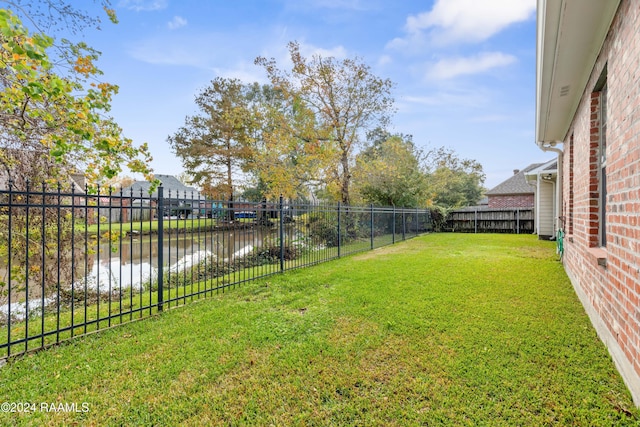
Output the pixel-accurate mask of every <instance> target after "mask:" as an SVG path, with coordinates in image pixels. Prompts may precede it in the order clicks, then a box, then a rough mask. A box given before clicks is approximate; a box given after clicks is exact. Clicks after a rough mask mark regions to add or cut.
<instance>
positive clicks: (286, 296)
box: [0, 234, 640, 426]
mask: <svg viewBox="0 0 640 427" xmlns="http://www.w3.org/2000/svg"><path fill="white" fill-rule="evenodd" d="M0 384H2V397H1V398H0V400H2V401H6V402H15V403H16V408H17V407H18V406H17V403H18V402H30V403H34V404H36V408H35V409H36V411H35V412H31V413H22V414H17V413H6V412H3V413H0V425H14V424H15V425H20V424H26V425H100V426H102V425H177V424H182V425H270V424H272V425H349V426H351V425H384V426H386V425H398V426H404V425H456V426H458V425H468V426H476V425H491V426H494V425H498V426H499V425H504V426H513V425H527V426H528V425H532V426H540V425H575V426H583V425H584V426H612V425H621V426H628V425H639V424H640V411H638V410H637V409H636V408H634V406H633V403H632V401H631V397H630V396H629V394H628V392H627V391H626V389H625V387H624V384H623V383H622V380H621V379H620V377H619V375H618V374H617V372H616V371H615V369H614V366H613V363H612V362H611V360H610V358H609V356H608V354H607V351H606V349H605V348H604V346H603V345H602V343H601V342H600V341H599V340H598V338H597V336H596V334H595V331H594V330H593V328H592V327H591V325H590V324H589V321H588V319H587V317H586V315H585V313H584V310H583V309H582V307H581V305H580V304H579V302H578V300H577V298H576V296H575V294H574V293H573V290H572V288H571V285H570V283H569V281H568V279H567V278H566V275H565V274H564V272H563V269H562V267H561V265H560V264H559V263H558V262H557V261H556V256H555V252H554V245H553V243H550V242H540V241H538V240H536V238H535V237H533V236H514V235H463V234H431V235H425V236H422V237H419V238H415V239H412V240H410V241H408V242H404V243H398V244H396V245H393V246H388V247H385V248H381V249H377V250H375V251H372V252H367V253H363V254H360V255H356V256H352V257H347V258H343V259H340V260H337V261H332V262H329V263H325V264H321V265H317V266H315V267H312V268H308V269H300V270H296V271H293V272H288V273H286V274H283V275H278V276H276V277H271V278H269V279H267V280H263V281H257V282H254V283H245V284H243V285H242V286H240V287H236V288H235V289H233V290H231V291H230V292H226V293H224V294H219V295H217V296H214V297H213V298H210V299H206V300H201V301H199V302H194V303H192V304H189V305H187V306H184V307H180V308H178V309H175V310H170V311H168V312H165V313H163V314H162V315H159V316H154V317H152V318H150V319H147V320H143V321H140V322H134V323H131V324H128V325H124V326H119V327H117V328H114V329H111V330H107V331H103V332H100V333H97V334H93V335H91V336H88V337H85V338H81V339H76V340H74V341H70V342H69V343H67V344H65V345H61V346H59V347H54V348H51V349H49V350H46V351H42V352H39V353H36V354H33V355H29V356H26V357H23V358H19V359H17V360H14V361H12V362H10V363H8V364H7V365H6V366H4V367H3V368H1V369H0ZM43 402H44V403H48V405H46V406H47V408H49V409H50V408H51V404H56V405H57V406H56V405H54V409H56V408H57V409H60V406H59V405H60V403H62V404H64V403H66V404H67V405H70V404H73V403H75V404H76V407H77V408H78V411H79V412H57V413H54V412H44V411H42V410H41V409H42V408H43V407H41V403H43ZM83 404H85V406H82V405H83ZM30 409H33V408H30ZM83 409H88V411H87V412H82V411H83Z"/></svg>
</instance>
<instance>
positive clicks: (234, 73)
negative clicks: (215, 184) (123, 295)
mask: <svg viewBox="0 0 640 427" xmlns="http://www.w3.org/2000/svg"><path fill="white" fill-rule="evenodd" d="M90 4H92V3H89V2H87V5H90ZM112 6H113V7H114V8H115V10H116V13H117V15H118V18H119V21H120V22H119V24H117V25H113V24H111V23H110V22H108V20H106V19H103V24H102V27H101V28H102V29H101V30H100V31H98V30H94V29H87V30H85V32H84V34H83V36H82V37H83V39H84V40H85V41H86V42H87V43H88V44H89V45H90V46H92V47H94V48H96V49H97V50H99V51H101V52H102V56H101V59H100V61H99V63H98V65H99V67H100V68H101V69H102V70H103V71H104V73H105V75H104V80H105V81H108V82H110V83H114V84H117V85H119V86H120V92H119V94H118V95H117V96H116V98H115V100H114V102H113V109H112V111H111V114H112V116H113V117H114V118H115V119H116V121H117V122H118V123H119V124H120V125H121V126H122V128H123V130H124V134H125V135H126V136H127V137H129V138H132V139H133V140H134V141H135V142H136V143H137V144H140V143H142V142H148V143H149V145H150V147H151V151H152V154H153V157H154V161H153V165H152V166H153V168H154V170H155V172H156V173H161V174H179V173H180V172H182V171H183V169H182V166H181V164H180V161H179V159H177V158H176V157H175V155H174V154H173V153H172V152H171V148H170V147H169V145H168V143H167V142H166V140H167V137H168V136H169V135H172V134H173V133H174V132H175V131H176V130H177V129H178V128H179V127H180V126H182V125H183V124H184V119H185V116H187V115H192V114H194V113H195V112H196V109H195V103H194V97H195V95H196V94H197V93H198V92H199V91H200V90H202V89H203V88H204V87H205V86H207V85H208V83H209V82H210V81H211V80H212V79H214V78H215V77H233V78H239V79H241V80H243V81H245V82H247V83H250V82H254V81H257V82H260V83H266V82H267V81H266V74H265V73H264V71H263V69H262V68H260V67H258V66H256V65H254V59H255V58H256V57H257V56H265V57H267V58H272V57H273V58H275V59H276V60H277V62H278V64H279V66H280V67H281V68H282V67H286V66H288V64H289V61H288V57H287V47H286V46H287V43H288V42H289V41H293V40H295V41H298V42H299V43H300V44H301V46H302V52H303V54H305V56H311V55H313V54H315V53H319V54H321V55H323V56H333V57H336V58H338V59H342V58H346V57H351V58H352V57H359V58H361V60H362V61H363V62H365V63H367V64H368V65H369V66H370V67H371V69H372V72H373V73H374V74H375V75H377V76H379V77H382V78H389V79H391V80H392V81H393V82H394V83H395V87H394V92H393V95H394V98H395V101H396V107H397V110H398V111H397V113H396V114H395V115H394V117H393V128H392V129H391V131H392V132H400V133H404V134H411V135H413V138H414V142H415V143H416V144H417V145H418V146H419V147H420V148H423V149H425V150H428V149H430V148H436V147H440V146H446V147H449V148H452V149H454V150H455V151H456V152H457V153H458V154H459V156H460V157H463V158H471V159H475V160H477V161H479V162H480V163H481V164H482V165H483V167H484V171H485V173H486V175H487V180H486V182H485V186H486V187H488V188H491V187H493V186H495V185H497V184H499V183H500V182H502V181H503V180H504V179H506V178H508V177H509V176H511V175H512V174H513V169H522V168H524V167H525V166H527V165H528V164H530V163H534V162H542V161H546V160H549V159H550V156H549V154H545V153H543V152H542V151H540V150H539V149H538V148H537V146H536V145H535V143H534V122H535V0H483V1H477V0H435V1H417V0H415V1H414V0H394V1H389V0H238V1H228V0H224V1H223V0H219V1H218V0H209V1H203V0H112ZM95 13H99V10H98V9H97V8H96V11H95Z"/></svg>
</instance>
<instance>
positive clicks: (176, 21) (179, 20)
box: [167, 16, 187, 30]
mask: <svg viewBox="0 0 640 427" xmlns="http://www.w3.org/2000/svg"><path fill="white" fill-rule="evenodd" d="M185 25H187V20H186V19H184V18H183V17H182V16H174V17H173V19H172V20H171V21H169V23H168V24H167V26H168V27H169V29H170V30H177V29H178V28H181V27H184V26H185Z"/></svg>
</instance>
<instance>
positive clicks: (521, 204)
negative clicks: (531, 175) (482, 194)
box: [486, 163, 541, 209]
mask: <svg viewBox="0 0 640 427" xmlns="http://www.w3.org/2000/svg"><path fill="white" fill-rule="evenodd" d="M540 165H541V163H534V164H532V165H529V166H527V167H526V168H524V169H522V170H519V169H515V170H514V171H513V176H511V177H509V178H508V179H506V180H505V181H503V182H501V183H500V184H498V185H496V186H495V187H493V188H492V189H491V190H489V191H487V193H486V195H487V197H488V198H489V209H511V208H523V209H533V207H534V206H535V190H536V187H535V185H532V184H531V183H529V182H527V179H526V177H525V174H526V173H527V172H529V171H531V170H533V169H535V168H537V167H539V166H540Z"/></svg>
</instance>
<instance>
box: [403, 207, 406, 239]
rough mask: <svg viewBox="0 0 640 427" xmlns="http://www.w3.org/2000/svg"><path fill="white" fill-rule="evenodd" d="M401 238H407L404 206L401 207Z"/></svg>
mask: <svg viewBox="0 0 640 427" xmlns="http://www.w3.org/2000/svg"><path fill="white" fill-rule="evenodd" d="M402 240H403V241H404V240H407V215H406V214H405V209H404V208H402Z"/></svg>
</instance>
